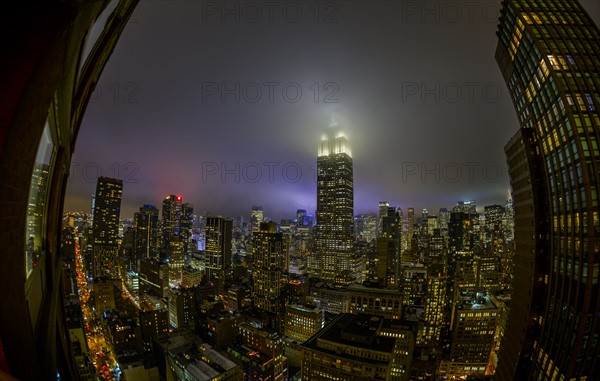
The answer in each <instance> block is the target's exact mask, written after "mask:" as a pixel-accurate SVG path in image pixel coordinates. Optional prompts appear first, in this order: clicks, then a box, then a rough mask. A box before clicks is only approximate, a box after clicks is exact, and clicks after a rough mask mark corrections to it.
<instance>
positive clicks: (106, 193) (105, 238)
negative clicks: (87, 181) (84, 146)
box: [92, 176, 123, 279]
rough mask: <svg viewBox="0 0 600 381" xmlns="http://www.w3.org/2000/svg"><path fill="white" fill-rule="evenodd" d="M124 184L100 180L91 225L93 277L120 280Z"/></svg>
mask: <svg viewBox="0 0 600 381" xmlns="http://www.w3.org/2000/svg"><path fill="white" fill-rule="evenodd" d="M122 194H123V180H118V179H113V178H110V177H105V176H101V177H98V182H97V184H96V195H95V197H94V200H95V203H94V220H93V224H92V257H93V261H92V263H93V269H92V270H93V271H92V273H93V276H94V278H96V277H110V278H112V279H116V278H117V277H118V275H119V274H118V254H119V252H118V248H119V246H118V245H119V242H118V240H119V217H120V215H121V196H122Z"/></svg>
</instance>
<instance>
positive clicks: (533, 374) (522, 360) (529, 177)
mask: <svg viewBox="0 0 600 381" xmlns="http://www.w3.org/2000/svg"><path fill="white" fill-rule="evenodd" d="M498 38H499V42H498V46H497V50H496V61H497V62H498V65H499V67H500V70H501V72H502V75H503V76H504V79H505V81H506V83H507V85H508V89H509V91H510V94H511V97H512V100H513V104H514V107H515V110H516V112H517V117H518V119H519V122H520V124H521V129H520V131H518V132H517V134H516V135H515V137H514V138H513V139H512V140H511V141H510V142H509V144H508V145H507V146H506V147H505V151H506V154H507V158H508V162H509V167H510V169H509V170H510V173H511V185H512V187H513V195H514V210H515V241H516V253H515V257H514V264H515V265H514V268H515V270H514V272H515V276H514V279H515V288H514V289H515V292H514V294H513V299H512V302H511V313H510V316H509V322H508V328H507V332H506V334H505V336H504V337H505V339H504V342H503V343H502V345H501V350H500V355H499V357H500V359H499V365H498V371H497V379H498V380H512V379H528V380H546V379H552V380H554V379H556V380H584V379H587V380H595V379H600V361H598V358H599V357H600V345H598V342H599V339H600V329H598V327H600V292H599V285H598V277H599V275H598V274H599V273H600V270H599V268H600V242H599V237H600V222H599V217H600V216H599V213H600V211H599V205H598V190H599V185H600V144H599V140H600V119H599V116H598V107H599V105H600V95H599V94H600V91H599V89H600V74H599V73H600V59H599V57H600V45H599V44H598V41H599V40H600V32H599V31H598V28H597V26H595V25H594V22H593V21H592V20H591V18H590V17H589V15H588V14H587V13H586V12H585V10H584V9H583V8H582V7H581V5H580V4H579V3H578V2H577V1H567V0H553V1H531V0H505V1H504V2H503V7H502V12H501V16H500V24H499V30H498ZM517 154H520V156H517ZM528 181H530V183H527V182H528ZM527 189H529V190H528V191H527ZM527 220H530V221H529V222H533V224H530V225H529V226H526V225H525V224H524V222H526V221H527Z"/></svg>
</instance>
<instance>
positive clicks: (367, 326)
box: [303, 313, 395, 363]
mask: <svg viewBox="0 0 600 381" xmlns="http://www.w3.org/2000/svg"><path fill="white" fill-rule="evenodd" d="M383 322H384V319H383V317H381V316H377V315H370V314H357V315H354V314H347V313H342V314H339V315H338V316H337V317H336V318H335V319H334V320H333V321H332V322H331V323H329V325H327V326H326V327H325V328H323V329H322V330H320V331H319V332H317V333H316V334H314V335H313V336H312V337H311V338H309V339H308V340H307V341H306V342H305V343H304V344H303V347H305V348H310V349H314V350H318V351H320V352H324V353H328V354H331V355H334V356H340V355H341V356H343V357H345V358H348V359H353V360H355V361H361V362H368V363H379V362H384V361H377V360H373V359H367V358H364V357H359V356H353V355H350V354H347V353H343V354H340V353H339V352H336V351H333V350H330V349H325V348H323V347H322V345H321V344H322V341H323V340H325V341H329V342H333V343H338V344H344V345H351V346H354V347H357V348H364V349H369V350H373V351H378V352H387V353H391V352H392V350H393V348H394V342H395V339H394V338H391V337H384V336H380V335H379V331H380V329H381V327H382V325H383Z"/></svg>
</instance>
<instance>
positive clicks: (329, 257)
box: [311, 119, 355, 282]
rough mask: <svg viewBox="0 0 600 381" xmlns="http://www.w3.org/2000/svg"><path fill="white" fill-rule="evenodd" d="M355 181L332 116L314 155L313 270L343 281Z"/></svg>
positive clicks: (348, 270) (348, 273)
mask: <svg viewBox="0 0 600 381" xmlns="http://www.w3.org/2000/svg"><path fill="white" fill-rule="evenodd" d="M353 216H354V185H353V176H352V156H351V152H350V147H349V145H348V140H347V139H346V136H345V135H344V133H343V132H342V131H341V129H340V127H339V125H338V124H337V122H336V121H335V119H332V121H331V123H330V125H329V128H328V129H327V131H326V133H325V134H324V135H323V137H322V138H321V143H320V145H319V152H318V158H317V226H316V231H315V243H316V252H315V257H314V258H313V260H312V261H311V262H312V264H311V267H312V272H313V273H315V275H319V276H320V277H321V278H322V279H326V280H334V281H341V282H345V281H347V280H349V279H350V278H351V277H352V276H353V275H355V274H353V272H354V271H353V270H354V268H353V267H354V266H353V264H352V257H353V255H352V254H353V244H354V219H353Z"/></svg>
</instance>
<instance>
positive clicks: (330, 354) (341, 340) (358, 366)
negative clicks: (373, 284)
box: [302, 314, 414, 381]
mask: <svg viewBox="0 0 600 381" xmlns="http://www.w3.org/2000/svg"><path fill="white" fill-rule="evenodd" d="M302 347H303V355H302V379H303V380H319V381H320V380H345V381H359V380H389V381H392V380H394V381H396V380H398V381H400V380H408V379H409V378H408V377H409V373H410V366H411V363H412V356H413V350H414V336H413V335H412V332H411V331H409V330H404V329H403V328H402V327H395V326H394V325H393V323H392V320H387V319H383V318H382V317H381V316H377V315H368V314H358V315H351V314H339V315H338V316H336V318H335V319H334V320H333V321H332V322H331V323H329V324H328V325H327V326H326V327H325V328H323V329H322V330H321V331H319V332H318V333H317V334H315V335H314V336H312V337H311V338H310V339H309V340H308V341H306V342H305V343H304V344H303V345H302Z"/></svg>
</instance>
